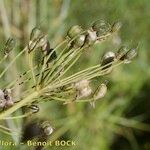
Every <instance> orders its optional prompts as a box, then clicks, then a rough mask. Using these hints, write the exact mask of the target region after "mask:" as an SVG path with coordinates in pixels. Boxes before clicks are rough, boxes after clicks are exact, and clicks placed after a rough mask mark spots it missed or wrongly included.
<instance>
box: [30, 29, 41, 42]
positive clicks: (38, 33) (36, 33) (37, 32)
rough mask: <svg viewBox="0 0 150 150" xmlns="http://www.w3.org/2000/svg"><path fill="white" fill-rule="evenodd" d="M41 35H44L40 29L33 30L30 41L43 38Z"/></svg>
mask: <svg viewBox="0 0 150 150" xmlns="http://www.w3.org/2000/svg"><path fill="white" fill-rule="evenodd" d="M41 35H43V33H42V31H41V30H40V29H39V28H38V27H35V28H33V29H32V31H31V34H30V41H34V40H35V39H38V38H39V37H41Z"/></svg>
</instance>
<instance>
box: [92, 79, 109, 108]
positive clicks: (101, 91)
mask: <svg viewBox="0 0 150 150" xmlns="http://www.w3.org/2000/svg"><path fill="white" fill-rule="evenodd" d="M106 93H107V81H105V82H104V83H102V84H100V86H99V87H98V88H97V89H96V90H95V92H94V94H93V100H92V101H91V102H90V104H91V106H92V107H93V108H95V101H96V100H98V99H101V98H103V97H104V96H105V95H106Z"/></svg>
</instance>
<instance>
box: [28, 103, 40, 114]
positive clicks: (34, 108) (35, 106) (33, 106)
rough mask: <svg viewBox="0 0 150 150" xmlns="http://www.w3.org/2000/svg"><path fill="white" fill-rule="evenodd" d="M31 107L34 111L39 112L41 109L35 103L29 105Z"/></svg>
mask: <svg viewBox="0 0 150 150" xmlns="http://www.w3.org/2000/svg"><path fill="white" fill-rule="evenodd" d="M29 108H30V109H31V111H32V113H37V112H39V110H40V108H39V107H38V106H37V105H33V104H32V105H31V106H29Z"/></svg>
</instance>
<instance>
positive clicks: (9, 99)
mask: <svg viewBox="0 0 150 150" xmlns="http://www.w3.org/2000/svg"><path fill="white" fill-rule="evenodd" d="M3 92H4V97H5V99H6V107H10V106H13V105H14V101H13V98H12V91H11V89H4V91H3Z"/></svg>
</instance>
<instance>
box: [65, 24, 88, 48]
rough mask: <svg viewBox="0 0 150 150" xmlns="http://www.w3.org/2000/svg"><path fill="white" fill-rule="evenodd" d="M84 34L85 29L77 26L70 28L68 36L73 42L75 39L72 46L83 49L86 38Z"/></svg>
mask: <svg viewBox="0 0 150 150" xmlns="http://www.w3.org/2000/svg"><path fill="white" fill-rule="evenodd" d="M82 32H83V29H82V28H81V27H80V26H78V25H75V26H73V27H71V28H70V30H69V31H68V34H67V35H68V37H69V38H70V39H71V40H72V39H73V38H75V39H74V41H73V42H72V45H74V46H77V47H82V46H83V45H84V42H85V37H86V36H85V35H84V34H82Z"/></svg>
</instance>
